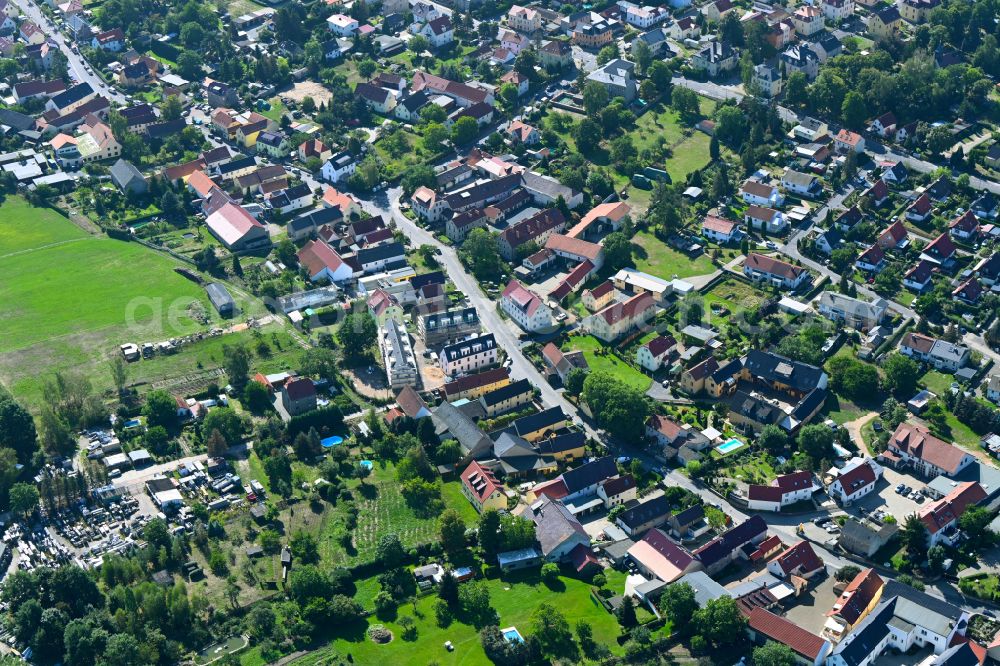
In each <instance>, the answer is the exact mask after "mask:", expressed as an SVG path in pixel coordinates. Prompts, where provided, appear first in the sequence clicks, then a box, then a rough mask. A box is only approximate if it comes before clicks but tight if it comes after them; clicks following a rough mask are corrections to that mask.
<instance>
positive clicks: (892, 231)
mask: <svg viewBox="0 0 1000 666" xmlns="http://www.w3.org/2000/svg"><path fill="white" fill-rule="evenodd" d="M906 237H907V231H906V227H905V226H903V223H902V222H901V221H899V220H896V221H895V222H893V223H892V224H890V225H889V226H888V227H887V228H886V230H885V231H883V232H882V233H881V235H880V236H879V237H878V242H879V245H881V246H882V247H890V248H891V247H896V246H897V245H898V244H899V243H900V242H902V240H903V239H904V238H906Z"/></svg>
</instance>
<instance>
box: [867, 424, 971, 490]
mask: <svg viewBox="0 0 1000 666" xmlns="http://www.w3.org/2000/svg"><path fill="white" fill-rule="evenodd" d="M879 457H880V458H882V459H884V460H887V461H889V462H891V463H895V464H900V465H909V466H910V467H912V468H913V469H915V470H916V471H917V472H918V473H920V474H923V475H924V476H927V477H931V478H934V477H937V476H940V475H942V474H944V475H947V476H951V477H954V476H955V475H956V474H958V473H959V472H961V471H962V470H963V469H965V468H966V467H968V466H969V465H971V464H972V463H973V462H975V460H976V458H975V457H974V456H973V455H971V454H969V453H966V452H965V451H963V450H962V449H960V448H958V447H957V446H954V445H953V444H949V443H947V442H945V441H943V440H940V439H938V438H937V437H935V436H934V435H932V434H931V433H930V430H928V429H927V428H925V427H923V426H920V425H915V424H912V423H900V424H899V426H898V427H897V428H896V431H895V432H893V434H892V437H890V438H889V442H888V444H887V445H886V450H885V451H883V452H882V453H881V454H880V456H879Z"/></svg>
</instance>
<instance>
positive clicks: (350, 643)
mask: <svg viewBox="0 0 1000 666" xmlns="http://www.w3.org/2000/svg"><path fill="white" fill-rule="evenodd" d="M559 582H560V585H559V586H558V587H557V588H555V589H549V588H548V587H546V586H545V585H543V584H542V583H541V582H540V581H539V579H538V575H537V572H516V574H512V575H511V576H509V577H505V578H502V579H489V580H487V581H486V584H487V587H488V588H489V591H490V599H491V602H492V605H493V608H495V609H496V611H497V614H498V615H499V617H500V626H501V627H510V626H514V627H517V629H518V630H519V631H520V632H521V634H522V635H524V634H527V633H529V632H530V631H531V616H532V614H533V613H534V612H535V609H536V608H538V606H539V605H540V604H542V603H543V602H547V603H549V604H552V605H553V606H555V607H556V608H557V609H559V611H560V612H561V613H562V614H563V615H565V616H566V620H567V621H568V622H569V626H570V627H571V628H572V627H573V626H575V625H576V623H577V622H579V621H580V620H585V621H587V622H589V623H590V625H591V626H592V627H593V630H594V640H596V641H597V642H598V643H603V644H604V645H607V646H609V647H610V648H611V649H612V651H613V652H615V653H619V652H620V648H619V647H618V644H617V642H616V639H617V637H618V635H619V633H620V632H619V626H618V622H617V621H616V620H615V618H614V616H613V615H611V614H610V613H608V612H606V611H605V610H604V608H603V607H602V606H600V605H599V604H598V603H597V602H596V601H595V600H594V599H593V598H592V597H591V596H590V586H589V584H588V583H585V582H583V581H580V580H576V579H573V578H565V577H563V578H560V581H559ZM436 599H437V596H436V595H428V596H425V597H423V598H421V599H420V600H419V601H418V602H417V611H418V613H417V615H414V612H413V607H412V606H410V605H404V606H401V607H400V609H399V617H404V616H410V617H413V618H414V620H415V621H416V627H417V638H416V640H415V641H405V640H403V639H402V638H401V636H402V628H401V627H400V625H399V622H398V620H399V618H397V619H396V620H395V621H392V622H383V621H381V620H379V619H378V618H376V617H374V616H373V617H371V618H368V620H367V622H365V623H359V624H358V625H352V626H350V627H340V628H337V629H336V634H335V638H334V639H333V640H332V641H331V642H330V643H329V644H328V645H327V646H325V647H323V648H320V649H318V650H315V651H313V652H310V653H309V654H307V655H305V656H303V657H302V658H300V659H296V660H295V661H293V662H292V663H293V664H295V665H296V666H319V665H320V664H330V663H340V661H341V660H343V659H347V660H348V661H353V662H354V663H356V664H376V663H385V664H430V663H438V664H462V665H463V666H465V665H473V664H475V665H479V664H482V665H483V666H488V665H489V664H490V663H491V662H490V661H489V660H488V659H487V658H486V655H485V654H484V653H483V648H482V646H481V645H480V642H479V632H478V631H477V630H476V628H475V627H473V626H471V625H468V624H463V623H462V622H461V621H460V620H461V618H459V620H458V621H455V622H452V624H451V625H449V626H448V627H444V628H442V627H439V626H438V625H437V623H436V621H435V619H434V610H433V605H434V601H435V600H436ZM369 624H384V625H385V627H386V628H387V629H389V630H390V631H392V632H393V635H394V639H393V641H392V642H390V643H388V644H386V645H376V644H375V643H373V642H371V641H370V640H368V639H367V637H366V636H365V630H366V628H367V627H368V625H369ZM445 641H451V643H452V645H454V647H455V649H454V651H452V652H449V651H448V650H447V649H445V647H444V643H445ZM348 655H349V656H348ZM253 658H254V657H253V653H252V652H251V653H248V654H247V655H246V657H245V658H244V660H243V661H242V663H243V664H244V665H245V666H250V664H253V663H257V662H254V661H252V659H253Z"/></svg>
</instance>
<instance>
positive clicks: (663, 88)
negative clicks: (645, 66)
mask: <svg viewBox="0 0 1000 666" xmlns="http://www.w3.org/2000/svg"><path fill="white" fill-rule="evenodd" d="M672 78H673V73H672V72H671V71H670V67H669V66H668V65H667V63H665V62H663V61H662V60H657V61H655V62H653V64H651V65H650V66H649V80H650V81H652V82H653V85H654V86H656V91H657V92H658V93H660V96H661V97H663V99H664V100H667V99H668V98H669V95H670V90H671V86H672Z"/></svg>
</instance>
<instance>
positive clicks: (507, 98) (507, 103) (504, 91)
mask: <svg viewBox="0 0 1000 666" xmlns="http://www.w3.org/2000/svg"><path fill="white" fill-rule="evenodd" d="M497 96H498V97H499V98H500V102H501V103H502V104H503V107H504V108H505V109H507V110H508V111H513V110H514V109H515V108H517V98H518V96H519V95H518V92H517V86H515V85H514V84H513V83H505V84H503V85H502V86H500V90H498V91H497Z"/></svg>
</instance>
